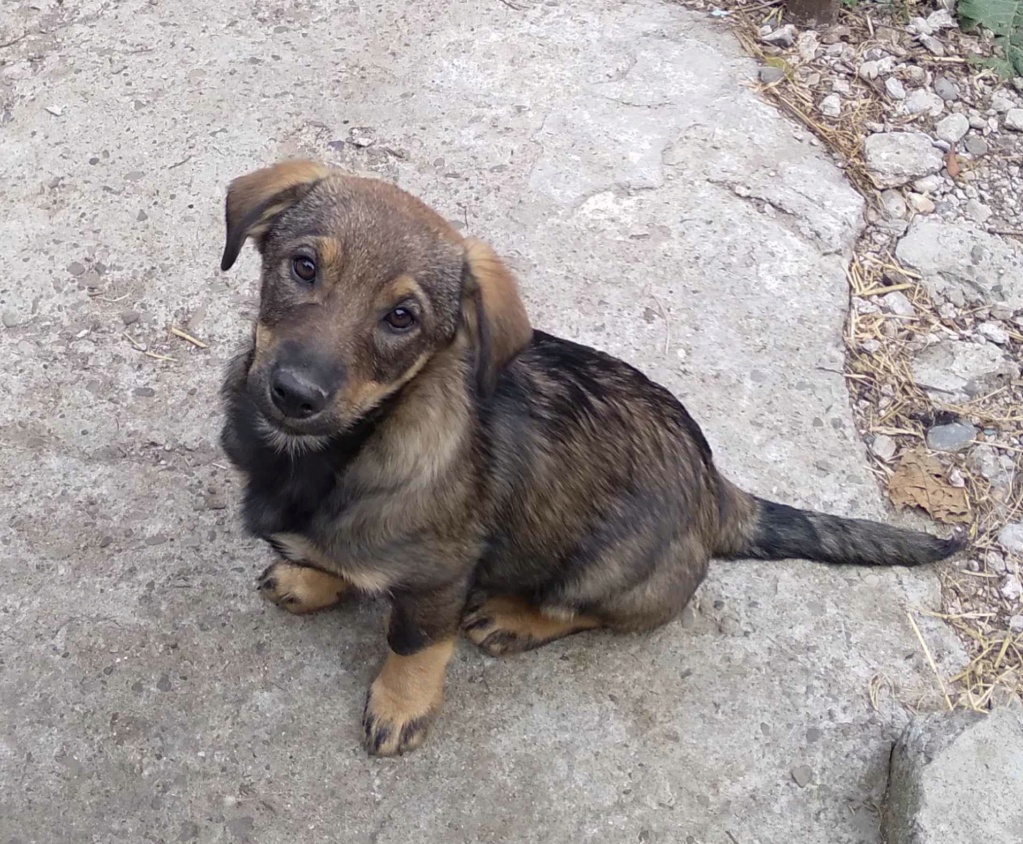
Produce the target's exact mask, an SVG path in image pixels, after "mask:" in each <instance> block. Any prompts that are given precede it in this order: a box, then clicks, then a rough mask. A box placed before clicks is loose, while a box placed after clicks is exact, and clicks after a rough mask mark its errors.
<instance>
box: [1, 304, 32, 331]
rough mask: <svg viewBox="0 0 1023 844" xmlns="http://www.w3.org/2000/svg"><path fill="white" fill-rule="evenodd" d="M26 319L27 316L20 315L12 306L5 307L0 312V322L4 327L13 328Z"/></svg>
mask: <svg viewBox="0 0 1023 844" xmlns="http://www.w3.org/2000/svg"><path fill="white" fill-rule="evenodd" d="M28 321H29V317H27V316H22V315H21V314H19V313H18V312H17V311H16V310H14V309H13V308H7V310H5V311H4V312H3V314H0V322H2V323H3V324H4V327H5V328H14V327H15V326H17V325H21V324H22V323H25V322H28Z"/></svg>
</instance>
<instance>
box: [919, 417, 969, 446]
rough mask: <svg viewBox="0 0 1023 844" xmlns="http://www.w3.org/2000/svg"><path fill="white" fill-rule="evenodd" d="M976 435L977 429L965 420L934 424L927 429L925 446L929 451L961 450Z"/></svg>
mask: <svg viewBox="0 0 1023 844" xmlns="http://www.w3.org/2000/svg"><path fill="white" fill-rule="evenodd" d="M976 436H977V429H976V428H974V427H973V425H970V424H968V423H966V422H952V423H950V424H948V425H935V426H934V427H933V428H931V429H929V430H928V431H927V447H928V448H929V449H931V451H950V452H956V451H962V450H963V449H964V448H966V447H967V446H969V445H970V443H972V442H973V438H974V437H976Z"/></svg>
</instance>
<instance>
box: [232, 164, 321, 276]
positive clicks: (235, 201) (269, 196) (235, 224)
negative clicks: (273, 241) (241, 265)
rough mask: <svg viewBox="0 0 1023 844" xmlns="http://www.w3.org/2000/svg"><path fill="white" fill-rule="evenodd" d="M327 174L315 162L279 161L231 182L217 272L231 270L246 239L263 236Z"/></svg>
mask: <svg viewBox="0 0 1023 844" xmlns="http://www.w3.org/2000/svg"><path fill="white" fill-rule="evenodd" d="M328 172H329V171H328V170H327V168H326V167H324V166H323V165H322V164H319V163H317V162H315V161H302V160H295V161H282V162H280V163H279V164H274V165H273V166H272V167H264V168H263V169H262V170H256V171H255V172H253V173H247V174H246V175H244V176H239V177H238V178H237V179H235V180H234V181H233V182H231V184H230V185H229V186H228V188H227V202H226V203H225V208H224V217H225V221H226V223H227V241H226V243H225V244H224V257H223V258H222V259H221V261H220V269H222V270H229V269H231V267H232V266H234V262H235V261H236V260H238V254H239V253H240V252H241V251H242V246H244V245H245V241H246V239H247V238H249V237H259V236H260V235H262V234H265V233H266V231H267V230H268V229H269V228H270V225H271V224H272V223H273V220H274V218H275V217H276V216H277V215H278V214H280V213H281V212H282V211H285V210H287V209H288V208H290V207H291V206H292V205H294V204H295V203H296V202H298V201H300V200H301V199H302V198H303V197H305V196H306V195H307V194H308V193H309V191H311V190H312V189H313V188H314V187H315V186H316V184H317V182H319V181H321V180H322V179H324V178H326V176H327V175H328Z"/></svg>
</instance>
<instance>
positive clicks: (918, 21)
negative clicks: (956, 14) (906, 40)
mask: <svg viewBox="0 0 1023 844" xmlns="http://www.w3.org/2000/svg"><path fill="white" fill-rule="evenodd" d="M906 29H907V30H909V31H910V32H911V33H913V35H933V34H934V29H933V28H932V27H931V25H930V24H929V23H927V20H926V19H925V18H920V17H916V18H910V19H909V24H908V25H907V26H906Z"/></svg>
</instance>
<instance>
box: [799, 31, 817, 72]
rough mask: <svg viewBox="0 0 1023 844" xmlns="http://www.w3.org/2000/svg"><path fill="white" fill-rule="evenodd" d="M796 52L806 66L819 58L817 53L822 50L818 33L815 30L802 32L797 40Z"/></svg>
mask: <svg viewBox="0 0 1023 844" xmlns="http://www.w3.org/2000/svg"><path fill="white" fill-rule="evenodd" d="M796 50H797V51H798V52H799V58H800V59H801V60H802V61H803V63H804V64H807V63H809V62H812V61H813V60H814V59H815V58H817V52H818V51H819V50H820V41H819V40H818V38H817V33H816V32H814V31H813V30H808V31H807V32H801V33H800V34H799V38H797V39H796Z"/></svg>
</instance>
